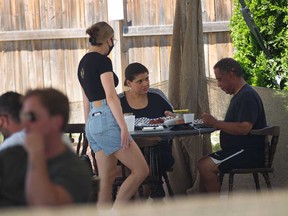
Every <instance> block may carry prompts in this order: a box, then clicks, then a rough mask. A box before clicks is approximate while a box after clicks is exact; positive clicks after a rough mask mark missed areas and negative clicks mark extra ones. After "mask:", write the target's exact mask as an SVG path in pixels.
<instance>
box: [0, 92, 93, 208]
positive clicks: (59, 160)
mask: <svg viewBox="0 0 288 216" xmlns="http://www.w3.org/2000/svg"><path fill="white" fill-rule="evenodd" d="M68 119H69V103H68V99H67V97H66V96H65V95H63V94H62V93H61V92H59V91H57V90H55V89H36V90H32V91H29V92H27V94H26V95H25V97H24V103H23V110H22V113H21V120H22V123H23V126H24V128H25V131H26V140H25V144H24V148H25V149H24V148H23V146H22V145H17V146H14V147H10V148H7V149H6V150H4V151H1V152H0V206H9V205H32V206H37V205H41V206H43V205H48V206H55V205H64V204H72V203H84V202H87V201H88V198H89V194H90V192H91V184H92V182H91V174H90V171H89V169H88V167H87V165H86V164H85V163H84V162H83V161H81V160H80V159H79V158H78V157H77V156H76V155H75V154H74V153H73V152H72V151H71V150H70V149H69V148H68V147H67V145H66V144H64V142H63V140H62V132H63V130H64V127H65V126H66V124H67V122H68ZM14 155H17V157H13V156H14ZM12 157H13V159H12V160H11V158H12ZM9 170H10V171H9ZM13 186H16V188H17V189H18V190H14V192H16V193H17V195H18V196H15V195H14V194H13V193H12V192H11V190H8V189H9V188H10V189H11V188H12V187H13ZM12 190H13V189H12Z"/></svg>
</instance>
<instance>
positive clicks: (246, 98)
mask: <svg viewBox="0 0 288 216" xmlns="http://www.w3.org/2000/svg"><path fill="white" fill-rule="evenodd" d="M224 121H225V122H251V123H252V124H253V127H252V129H261V128H264V127H266V126H267V125H266V116H265V111H264V107H263V103H262V100H261V98H260V96H259V95H258V93H257V92H256V91H255V90H254V89H253V88H252V87H251V86H249V85H248V84H245V85H244V86H243V88H242V89H241V90H240V91H239V92H238V93H237V94H236V95H234V97H233V98H232V99H231V101H230V105H229V107H228V110H227V113H226V116H225V119H224ZM264 139H265V137H264V136H256V135H251V134H248V135H231V134H228V133H226V132H223V131H221V132H220V145H221V148H222V149H223V150H225V149H247V150H248V149H249V150H264Z"/></svg>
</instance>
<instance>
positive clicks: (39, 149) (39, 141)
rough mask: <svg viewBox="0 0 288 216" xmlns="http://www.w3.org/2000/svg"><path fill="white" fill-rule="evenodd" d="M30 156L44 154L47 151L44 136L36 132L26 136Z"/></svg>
mask: <svg viewBox="0 0 288 216" xmlns="http://www.w3.org/2000/svg"><path fill="white" fill-rule="evenodd" d="M24 147H25V149H26V151H27V153H28V155H29V156H32V155H39V154H40V155H43V154H44V152H45V142H44V137H43V136H42V135H41V134H39V133H35V132H31V133H28V134H27V135H26V138H25V145H24Z"/></svg>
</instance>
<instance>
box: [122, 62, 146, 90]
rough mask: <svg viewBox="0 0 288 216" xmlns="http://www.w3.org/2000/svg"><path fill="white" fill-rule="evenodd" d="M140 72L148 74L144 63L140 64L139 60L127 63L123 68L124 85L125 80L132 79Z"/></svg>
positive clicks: (125, 83)
mask: <svg viewBox="0 0 288 216" xmlns="http://www.w3.org/2000/svg"><path fill="white" fill-rule="evenodd" d="M142 73H148V74H149V71H148V69H147V68H146V67H145V66H144V65H142V64H140V63H139V62H134V63H131V64H129V65H128V66H127V67H126V69H125V81H124V85H125V86H127V80H129V81H133V80H134V79H135V77H136V76H137V75H139V74H142Z"/></svg>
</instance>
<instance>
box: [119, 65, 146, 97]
mask: <svg viewBox="0 0 288 216" xmlns="http://www.w3.org/2000/svg"><path fill="white" fill-rule="evenodd" d="M124 85H125V86H127V87H129V88H130V90H132V91H134V92H135V93H137V94H147V93H148V90H149V87H150V81H149V71H148V69H147V68H146V67H145V66H144V65H142V64H140V63H138V62H135V63H131V64H129V65H128V66H127V67H126V69H125V81H124Z"/></svg>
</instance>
